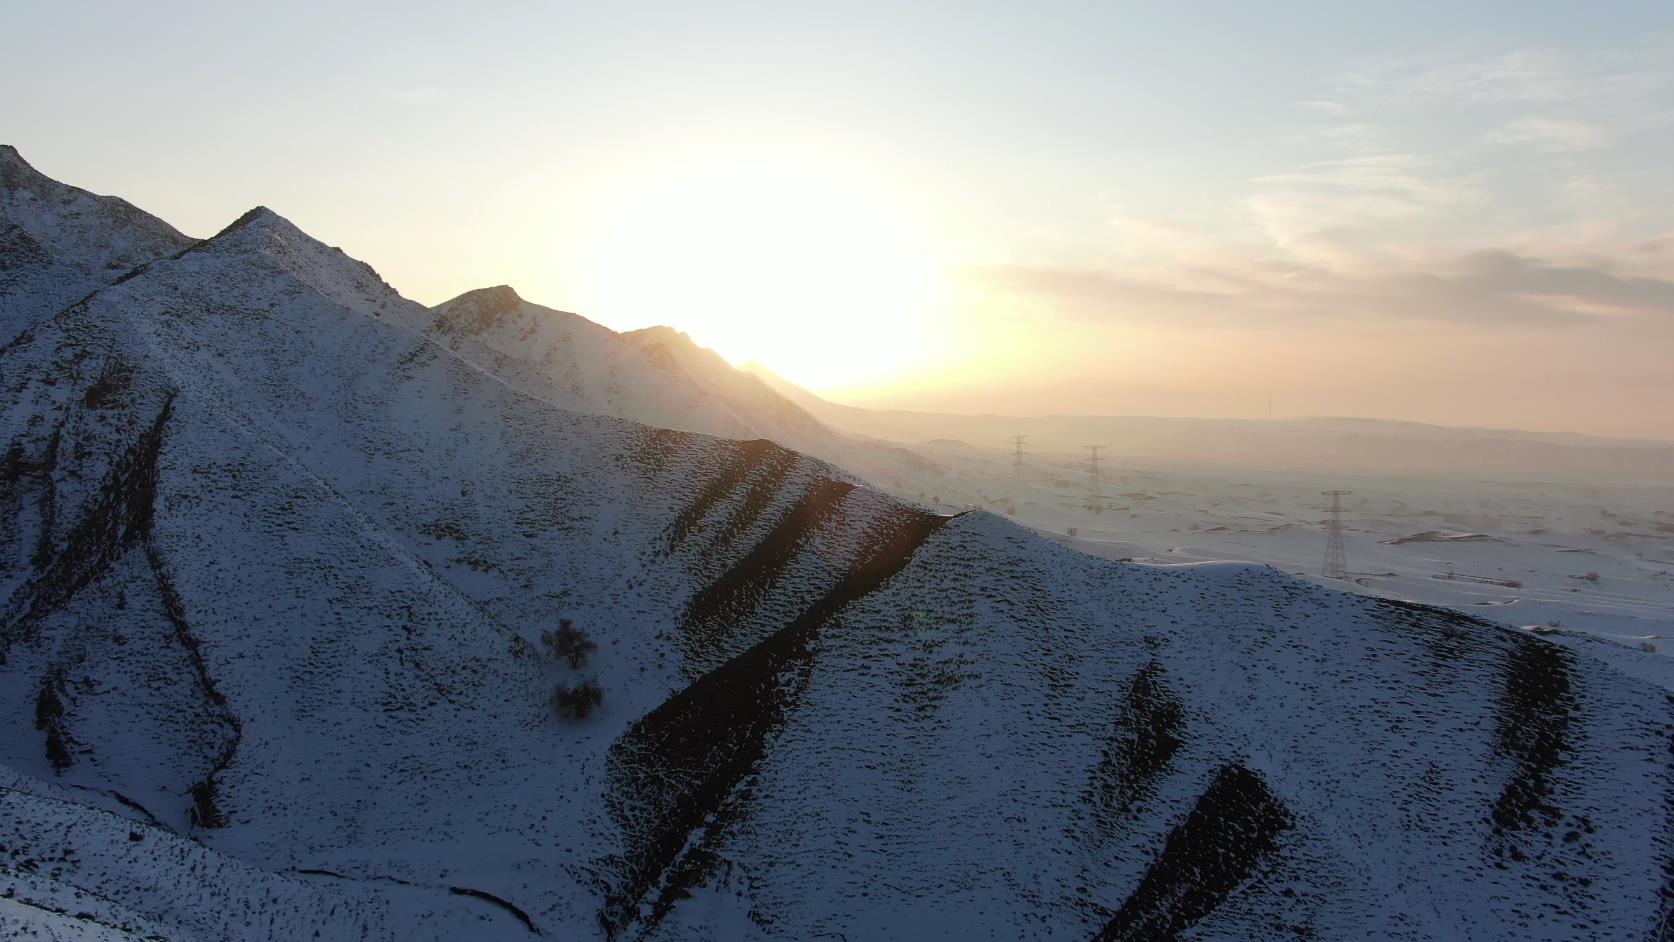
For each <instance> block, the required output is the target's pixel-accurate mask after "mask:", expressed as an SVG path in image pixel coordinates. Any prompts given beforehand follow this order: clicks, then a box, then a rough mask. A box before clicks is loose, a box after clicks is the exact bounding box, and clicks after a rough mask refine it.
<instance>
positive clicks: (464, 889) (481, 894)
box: [448, 886, 541, 935]
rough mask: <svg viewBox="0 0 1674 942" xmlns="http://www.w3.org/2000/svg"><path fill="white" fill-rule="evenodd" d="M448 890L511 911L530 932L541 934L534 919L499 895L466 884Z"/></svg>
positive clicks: (456, 894)
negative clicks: (474, 888)
mask: <svg viewBox="0 0 1674 942" xmlns="http://www.w3.org/2000/svg"><path fill="white" fill-rule="evenodd" d="M448 892H449V893H452V894H453V895H455V896H469V897H471V898H472V899H480V900H483V901H484V902H487V903H491V904H493V905H495V906H498V907H500V908H501V909H503V910H505V911H506V912H508V913H511V914H512V915H513V916H516V917H517V920H518V921H519V922H521V923H523V927H524V928H526V929H528V930H529V931H530V932H532V933H534V934H535V935H540V934H541V930H539V929H537V928H535V921H534V920H533V919H530V918H529V914H528V913H526V912H524V911H523V910H522V909H520V908H518V907H517V906H515V905H513V904H511V903H508V902H506V901H505V900H503V899H501V898H500V897H498V896H495V895H494V894H493V893H489V892H486V891H484V890H473V889H471V888H470V887H468V886H450V887H448Z"/></svg>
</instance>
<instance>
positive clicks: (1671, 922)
mask: <svg viewBox="0 0 1674 942" xmlns="http://www.w3.org/2000/svg"><path fill="white" fill-rule="evenodd" d="M1665 703H1666V705H1667V706H1668V708H1669V713H1670V717H1669V718H1670V719H1671V720H1674V694H1670V695H1668V697H1667V699H1666V701H1665ZM1667 759H1668V767H1667V768H1666V769H1665V770H1664V773H1663V775H1664V779H1663V786H1662V820H1663V833H1665V834H1674V736H1669V738H1668V756H1667ZM1657 912H1658V915H1657V924H1656V928H1655V929H1654V930H1653V931H1652V933H1651V939H1652V940H1653V942H1674V849H1670V848H1668V847H1666V846H1665V847H1664V849H1663V857H1662V905H1661V906H1659V907H1658V910H1657Z"/></svg>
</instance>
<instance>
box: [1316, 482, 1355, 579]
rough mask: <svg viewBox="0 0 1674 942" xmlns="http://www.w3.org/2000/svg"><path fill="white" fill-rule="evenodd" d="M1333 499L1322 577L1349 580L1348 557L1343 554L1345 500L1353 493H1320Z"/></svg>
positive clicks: (1326, 535) (1326, 525)
mask: <svg viewBox="0 0 1674 942" xmlns="http://www.w3.org/2000/svg"><path fill="white" fill-rule="evenodd" d="M1320 493H1321V494H1323V495H1325V496H1326V497H1329V498H1331V519H1330V520H1328V521H1327V522H1326V524H1325V566H1324V568H1322V569H1321V570H1320V575H1322V576H1324V577H1325V578H1327V579H1347V578H1348V556H1347V554H1345V553H1344V552H1343V498H1345V497H1347V496H1348V495H1350V494H1353V493H1354V492H1353V491H1320Z"/></svg>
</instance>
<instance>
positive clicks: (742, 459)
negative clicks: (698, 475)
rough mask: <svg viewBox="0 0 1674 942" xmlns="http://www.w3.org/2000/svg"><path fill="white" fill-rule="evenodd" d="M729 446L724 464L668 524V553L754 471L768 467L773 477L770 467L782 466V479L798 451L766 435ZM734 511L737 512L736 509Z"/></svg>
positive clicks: (778, 474)
mask: <svg viewBox="0 0 1674 942" xmlns="http://www.w3.org/2000/svg"><path fill="white" fill-rule="evenodd" d="M728 447H729V449H730V452H729V454H728V455H727V459H726V461H725V462H724V463H723V464H722V465H721V470H720V471H719V472H718V473H717V474H716V475H715V476H714V477H713V478H711V479H710V480H709V482H708V483H706V484H705V485H704V486H703V489H702V490H700V491H698V494H697V496H696V497H695V498H693V499H692V502H691V503H690V504H687V505H686V507H685V508H684V509H682V510H681V511H680V513H679V515H678V516H676V517H675V518H674V522H673V523H671V524H669V527H668V531H667V533H666V534H665V537H666V540H667V549H668V552H670V553H672V552H674V551H675V550H677V549H679V548H680V544H682V543H684V542H685V541H686V538H687V537H688V536H690V535H691V533H692V531H693V530H694V529H696V528H697V525H698V524H699V523H702V522H703V519H704V518H705V517H707V516H709V513H710V511H712V510H714V509H715V507H716V506H717V505H718V504H720V503H721V502H722V501H724V500H725V499H726V498H727V495H729V494H731V493H733V492H734V491H736V490H737V489H738V488H739V487H740V486H742V485H743V484H744V482H745V480H746V479H748V478H749V477H750V476H751V475H752V474H753V473H755V472H757V471H758V470H761V469H768V471H767V476H768V477H774V476H775V473H774V472H773V471H772V470H771V469H772V468H774V467H780V468H782V469H783V470H780V471H778V472H777V473H776V476H777V478H778V479H779V480H783V478H784V475H785V472H788V471H789V470H790V466H791V465H792V464H794V463H795V461H796V455H795V453H793V452H790V451H787V450H786V449H783V448H780V447H779V446H778V445H775V444H773V443H772V442H770V441H768V440H766V439H764V438H763V439H756V440H754V441H748V442H731V443H729V445H728ZM774 489H775V490H776V488H774ZM769 496H771V491H770V492H769ZM734 513H735V515H736V513H737V511H734ZM755 513H758V514H759V513H760V507H757V509H756V511H755Z"/></svg>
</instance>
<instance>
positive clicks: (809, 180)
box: [597, 159, 940, 392]
mask: <svg viewBox="0 0 1674 942" xmlns="http://www.w3.org/2000/svg"><path fill="white" fill-rule="evenodd" d="M612 210H613V216H614V219H615V225H614V226H612V227H611V229H610V231H609V232H608V234H607V236H606V238H605V239H604V240H603V241H602V243H601V246H600V248H601V251H602V258H600V260H599V266H598V269H597V270H598V273H599V277H600V285H599V301H598V303H599V311H600V314H601V315H603V316H605V317H606V318H608V320H609V321H610V322H612V323H614V324H617V325H634V326H644V325H650V324H671V325H674V326H677V327H680V328H681V329H683V330H685V331H686V332H688V333H689V334H691V335H692V338H693V339H694V340H696V341H697V342H698V343H700V344H703V345H704V346H708V347H712V348H714V349H715V350H716V351H717V352H719V353H720V354H721V355H722V356H724V357H726V358H727V359H729V360H731V361H732V362H734V363H741V362H744V361H746V360H756V361H759V362H761V363H763V364H765V365H766V366H767V367H769V368H770V369H772V370H774V371H775V372H778V373H780V374H781V375H783V376H785V377H786V378H788V379H790V380H792V381H794V382H797V383H800V384H803V385H805V386H807V387H809V388H811V389H815V390H820V391H826V392H831V391H837V390H843V389H856V388H865V387H868V386H875V385H877V384H880V383H885V382H887V381H888V380H889V378H890V377H892V376H900V375H904V374H905V373H907V372H910V371H911V369H912V367H913V366H914V365H915V364H916V363H918V362H919V361H920V360H921V359H922V357H923V356H924V353H925V351H926V350H927V348H928V347H929V345H931V344H932V343H933V342H934V336H933V335H934V331H933V329H932V326H931V324H932V321H933V319H934V317H935V313H936V310H937V307H938V300H939V295H940V286H939V281H940V279H939V275H938V274H937V272H938V268H937V266H936V265H935V264H934V261H933V258H932V256H931V253H930V251H929V249H928V247H927V246H928V245H929V242H930V240H929V239H927V238H925V237H924V236H923V235H922V234H921V233H919V232H917V231H916V230H915V227H914V225H913V223H912V221H911V220H910V219H909V218H907V217H906V216H905V214H903V213H902V212H900V211H899V210H898V209H897V208H896V207H894V206H892V205H890V201H889V199H888V196H887V195H886V194H885V193H884V192H883V191H882V189H880V188H877V187H873V186H869V185H867V182H866V181H865V179H864V177H863V176H861V175H858V174H845V173H843V172H840V171H839V170H838V169H836V168H833V167H829V166H823V165H821V164H819V163H818V162H817V161H787V160H783V159H780V160H774V161H772V162H767V161H765V160H761V159H757V160H754V161H740V160H737V159H728V160H720V159H715V160H705V161H699V162H681V163H679V164H678V165H677V166H676V167H674V168H673V169H671V170H669V171H667V172H663V173H657V174H653V175H652V177H651V179H649V180H646V179H644V178H643V177H641V178H639V180H638V182H637V183H636V186H635V189H634V190H633V191H632V192H630V193H627V194H625V195H622V196H620V197H619V198H618V199H616V201H615V205H613V207H612Z"/></svg>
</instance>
